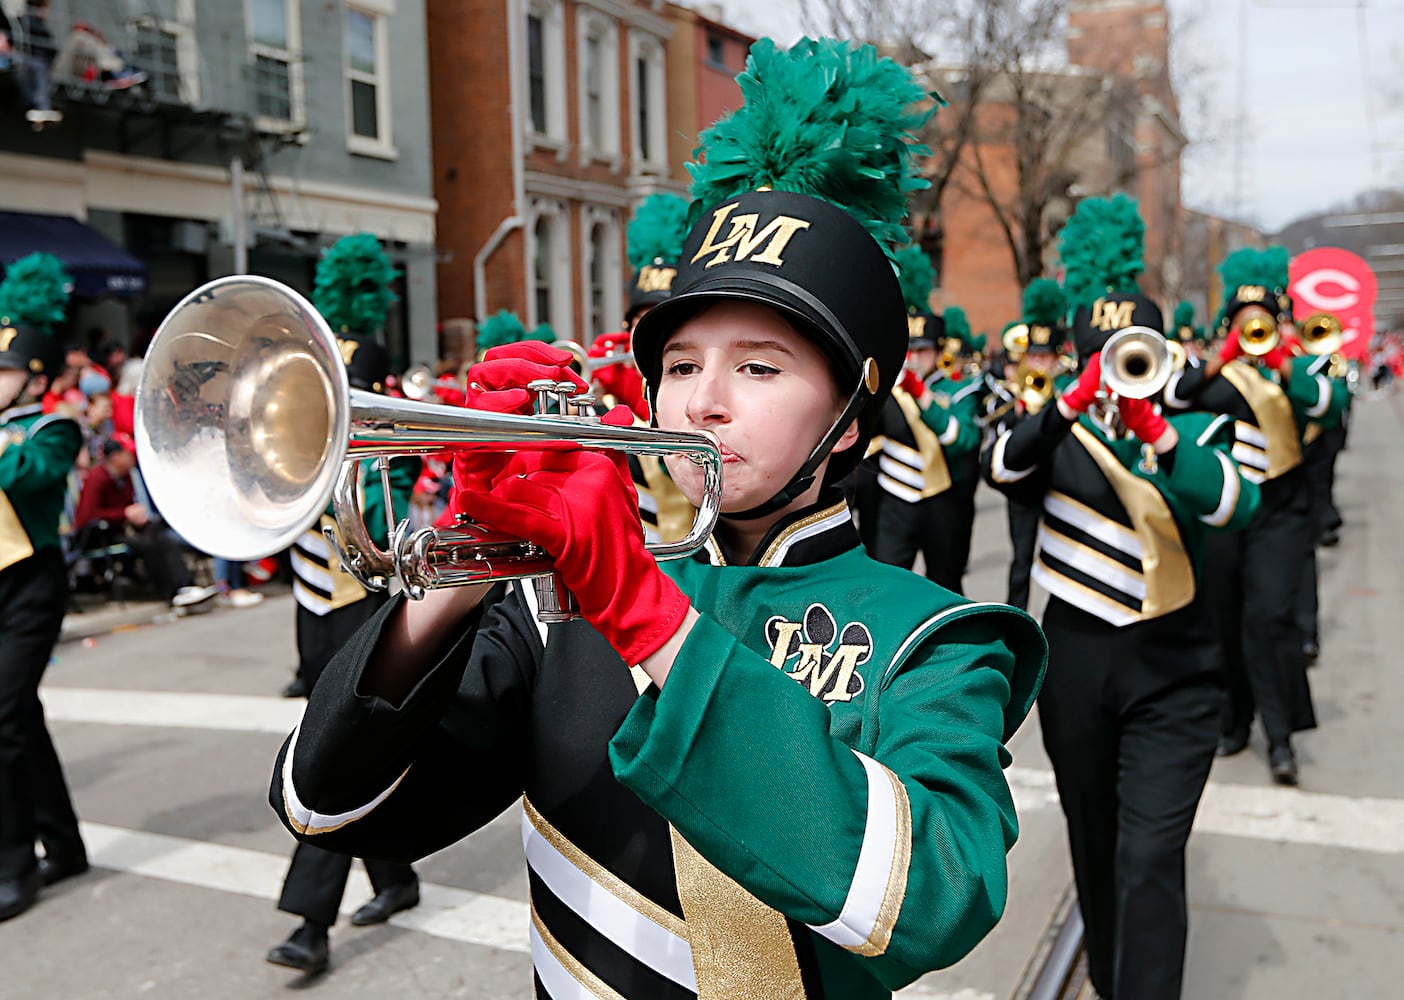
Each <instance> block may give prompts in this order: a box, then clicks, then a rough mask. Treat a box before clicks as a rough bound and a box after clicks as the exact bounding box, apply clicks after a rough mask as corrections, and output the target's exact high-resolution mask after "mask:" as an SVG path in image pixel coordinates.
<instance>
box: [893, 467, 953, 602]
mask: <svg viewBox="0 0 1404 1000" xmlns="http://www.w3.org/2000/svg"><path fill="white" fill-rule="evenodd" d="M876 490H877V493H878V494H879V496H878V497H877V501H876V504H875V506H876V511H877V516H876V517H875V518H874V526H873V533H872V541H871V543H870V544H868V552H869V554H871V555H872V557H873V558H874V559H876V560H878V561H879V562H885V563H888V564H889V565H892V566H901V567H903V568H904V569H911V568H912V567H913V566H915V565H916V557H917V553H918V552H920V553H921V555H922V558H923V560H924V561H925V563H926V578H927V579H928V580H934V581H935V582H936V583H939V584H940V585H941V586H943V587H945V588H946V589H947V590H949V591H952V592H954V593H957V594H958V593H960V588H961V577H962V576H964V574H965V555H966V554H968V552H967V553H962V551H961V549H960V544H959V532H960V523H961V511H960V505H959V499H958V498H957V497H956V496H955V490H954V489H949V490H947V491H946V492H945V493H940V494H938V495H936V496H934V497H928V498H927V499H925V500H918V501H917V502H916V503H907V502H906V501H904V500H901V499H899V498H898V497H894V496H893V495H892V494H890V493H887V492H885V491H884V490H883V489H882V488H881V487H876ZM967 550H968V545H967Z"/></svg>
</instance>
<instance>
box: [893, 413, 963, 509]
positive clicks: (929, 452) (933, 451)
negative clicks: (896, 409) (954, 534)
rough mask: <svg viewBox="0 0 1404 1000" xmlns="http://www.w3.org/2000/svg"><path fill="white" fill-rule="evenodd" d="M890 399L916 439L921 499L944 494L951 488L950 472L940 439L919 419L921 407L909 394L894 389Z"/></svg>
mask: <svg viewBox="0 0 1404 1000" xmlns="http://www.w3.org/2000/svg"><path fill="white" fill-rule="evenodd" d="M892 398H893V399H894V400H896V401H897V405H898V406H900V407H901V408H902V415H903V416H904V417H906V418H907V426H908V427H909V428H911V431H912V436H913V437H914V438H915V439H916V443H917V451H918V452H920V453H921V463H922V464H921V473H922V478H923V480H924V485H923V486H922V489H921V498H922V499H923V500H925V499H926V498H927V497H934V496H936V495H937V494H938V493H944V492H945V491H946V490H948V489H950V488H951V470H950V469H949V468H948V467H947V465H946V453H945V451H944V450H943V449H942V448H941V438H940V437H939V436H938V435H937V433H936V432H935V431H933V430H932V429H931V428H930V427H927V426H926V422H925V421H924V420H922V419H921V407H920V406H919V405H918V404H917V401H916V400H915V399H913V398H912V397H911V394H910V393H907V392H903V391H902V390H901V389H895V390H893V392H892Z"/></svg>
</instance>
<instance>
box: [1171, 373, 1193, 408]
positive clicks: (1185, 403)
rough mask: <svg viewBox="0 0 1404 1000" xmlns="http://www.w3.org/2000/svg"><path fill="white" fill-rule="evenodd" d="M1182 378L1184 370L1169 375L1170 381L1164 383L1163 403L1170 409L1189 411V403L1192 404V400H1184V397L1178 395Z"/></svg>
mask: <svg viewBox="0 0 1404 1000" xmlns="http://www.w3.org/2000/svg"><path fill="white" fill-rule="evenodd" d="M1184 377H1185V373H1184V370H1183V369H1181V370H1180V371H1177V372H1176V373H1175V374H1173V375H1171V376H1170V380H1169V381H1168V382H1166V383H1165V393H1164V398H1165V403H1166V405H1167V406H1169V407H1170V408H1171V409H1175V410H1187V409H1189V406H1190V403H1192V402H1193V400H1190V399H1186V398H1185V397H1184V396H1181V395H1180V382H1181V380H1183V379H1184Z"/></svg>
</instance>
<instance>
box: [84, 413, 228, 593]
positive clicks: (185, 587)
mask: <svg viewBox="0 0 1404 1000" xmlns="http://www.w3.org/2000/svg"><path fill="white" fill-rule="evenodd" d="M136 460H137V457H136V448H135V446H134V444H133V442H132V439H131V438H130V437H128V436H127V435H125V434H118V435H115V436H113V437H112V438H110V439H108V440H107V441H106V442H105V443H104V444H103V448H102V462H101V464H99V465H96V466H94V467H93V468H92V470H91V471H90V472H89V473H88V476H87V478H86V479H85V480H84V481H83V492H82V493H81V494H80V495H79V498H78V508H77V510H76V511H75V512H74V515H73V529H74V532H75V537H76V539H77V545H78V546H79V547H80V548H81V549H83V550H84V551H87V550H91V549H95V548H99V547H106V546H110V545H113V544H116V543H118V542H120V543H123V544H125V545H126V546H127V547H128V548H129V549H130V550H131V551H132V552H133V553H134V554H135V555H136V557H137V558H138V559H139V560H140V561H141V564H142V567H143V569H144V570H145V572H146V578H147V582H149V583H150V584H151V586H152V588H154V589H155V591H156V595H157V597H159V598H160V599H161V600H163V601H169V602H170V605H171V607H173V608H176V609H185V610H190V609H194V608H196V607H203V606H205V605H207V604H208V603H209V602H210V601H212V600H213V599H214V597H215V595H216V594H218V593H219V588H217V587H200V586H196V584H195V579H194V577H193V576H192V575H191V572H190V567H189V566H187V565H186V563H185V553H184V551H183V549H184V543H183V542H181V540H180V539H179V538H178V537H177V536H176V535H175V534H174V533H173V532H172V531H171V530H170V528H168V527H167V526H166V525H165V523H164V522H162V521H161V520H160V519H159V517H157V516H156V515H154V514H153V512H152V511H151V509H150V508H149V507H147V506H146V504H144V503H140V502H138V501H137V499H136V486H135V483H134V481H133V475H132V473H133V471H134V470H135V469H136Z"/></svg>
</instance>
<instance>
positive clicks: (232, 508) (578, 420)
mask: <svg viewBox="0 0 1404 1000" xmlns="http://www.w3.org/2000/svg"><path fill="white" fill-rule="evenodd" d="M530 388H531V389H532V390H533V391H535V392H536V393H537V396H538V405H539V406H544V404H546V403H547V402H548V401H553V402H554V405H555V406H556V407H558V408H559V410H560V413H559V414H558V415H552V416H520V415H517V414H505V413H489V412H484V411H479V410H469V409H461V408H454V407H446V406H442V405H438V404H435V403H426V402H418V401H415V400H411V399H395V398H391V397H388V396H379V395H376V394H375V393H370V392H364V391H362V390H359V389H351V388H350V386H349V384H348V382H347V378H346V369H345V366H344V365H343V363H342V360H341V356H340V351H339V349H338V346H337V341H336V338H335V336H334V335H333V334H332V332H331V330H330V329H329V328H328V326H327V323H326V321H325V320H324V319H323V318H322V317H321V316H320V315H319V314H318V313H317V311H316V310H315V309H314V308H313V307H312V305H311V304H310V303H309V302H308V301H307V300H306V299H304V298H303V297H302V296H301V295H299V294H297V293H296V292H295V291H293V290H292V289H290V288H288V287H286V286H284V285H282V284H279V283H278V282H276V281H272V280H270V279H268V278H261V277H256V276H253V275H239V276H234V277H227V278H220V279H217V280H215V281H212V282H209V283H208V284H206V285H203V286H201V287H200V288H197V289H196V290H195V291H193V292H191V293H190V294H189V295H187V296H186V297H185V299H183V300H182V301H181V302H180V304H179V305H177V306H176V307H175V308H174V309H173V310H172V311H171V313H170V315H169V316H167V317H166V319H165V320H164V321H163V322H162V324H161V327H160V329H159V330H157V331H156V336H155V338H154V339H153V340H152V342H151V346H150V348H149V349H148V350H147V353H146V363H145V366H144V369H143V372H142V378H141V384H140V386H139V387H138V389H137V398H136V440H137V455H138V459H139V461H140V466H141V470H142V475H143V477H144V479H145V482H146V485H147V488H148V489H149V490H150V492H151V495H152V497H153V499H154V500H155V501H156V504H157V505H158V506H159V508H160V510H161V513H162V514H163V515H164V516H165V518H166V520H167V521H168V522H169V523H170V525H171V526H172V527H173V528H174V529H175V530H176V531H178V532H179V533H180V534H181V535H182V536H183V537H184V538H185V539H186V540H187V541H188V542H189V543H190V544H191V545H193V546H194V547H195V548H197V549H200V550H201V551H203V552H208V553H210V554H211V555H215V556H219V557H221V558H225V559H233V560H241V561H242V560H249V559H257V558H262V557H264V556H267V555H271V554H273V553H275V552H279V551H281V550H283V549H285V548H287V547H288V546H289V545H291V544H292V542H293V540H294V539H296V538H297V537H298V536H299V535H300V534H302V533H303V532H304V531H306V530H308V529H309V528H311V527H312V526H313V525H314V524H316V523H317V521H318V520H319V519H320V517H321V515H322V513H323V512H324V511H325V510H326V508H327V504H328V502H329V501H330V503H331V506H332V511H333V514H334V516H335V519H336V523H337V527H338V529H339V531H333V530H331V529H330V528H328V529H327V532H326V534H327V537H328V540H329V541H330V542H331V544H332V546H333V550H334V551H336V552H337V555H338V556H339V558H340V559H341V562H342V564H343V565H344V566H345V567H346V569H347V571H348V572H350V573H351V574H352V575H353V576H354V577H355V578H356V579H357V580H358V581H360V583H361V584H362V585H363V586H365V587H366V588H367V589H371V590H383V589H384V588H386V587H387V586H389V584H390V581H392V580H394V581H397V582H398V583H399V584H400V586H401V587H402V588H403V589H404V591H405V592H406V593H407V594H408V595H409V596H410V597H412V598H416V599H418V598H421V597H423V596H424V594H425V592H426V591H427V590H430V589H434V588H438V587H453V586H461V585H464V584H471V583H487V582H493V581H497V580H514V579H523V578H527V577H533V578H537V579H536V581H535V582H536V585H537V593H538V598H539V605H540V615H539V617H540V618H541V620H542V621H567V620H569V619H571V618H573V617H575V616H576V615H575V610H574V606H573V599H572V598H571V596H570V594H569V592H568V591H566V590H565V588H564V587H560V586H557V585H555V584H558V583H559V581H558V580H556V573H555V566H554V562H553V560H552V558H551V556H550V554H549V553H547V552H546V551H545V550H544V549H542V548H541V547H540V546H537V545H535V544H533V543H531V542H529V541H526V540H524V539H520V538H515V537H512V536H510V535H506V534H504V533H502V532H498V531H494V530H493V529H491V528H490V527H487V526H485V525H482V524H478V523H476V522H474V521H471V520H467V519H460V521H459V523H458V524H457V525H455V526H454V527H452V528H447V529H435V528H419V529H415V530H411V528H410V526H409V522H408V521H402V522H400V523H399V524H391V525H389V527H390V529H391V530H390V539H389V548H388V549H384V550H382V549H380V548H379V547H377V546H376V545H375V544H374V542H372V541H371V537H370V532H369V531H368V530H367V528H366V525H365V522H364V520H363V519H362V517H361V508H360V501H359V497H358V485H359V476H358V469H359V462H360V460H361V459H365V458H378V459H386V460H388V458H389V457H390V456H394V455H428V454H437V453H441V452H454V453H459V454H461V453H468V452H475V451H477V452H502V451H520V450H526V449H553V448H588V449H596V450H620V451H625V452H629V453H631V454H638V455H662V454H680V455H684V456H686V457H687V458H689V459H690V460H691V461H693V462H696V463H697V464H698V465H700V466H701V467H702V470H703V496H702V502H701V507H700V509H699V510H698V512H697V516H696V517H695V519H694V520H693V524H692V529H691V530H690V531H689V532H688V533H687V535H686V537H684V538H682V539H680V540H679V541H677V542H673V543H669V544H658V545H651V546H649V551H650V552H651V553H653V555H654V556H655V557H656V558H658V559H676V558H679V557H681V556H686V555H689V554H690V553H692V552H695V551H696V550H697V549H698V548H700V547H701V546H702V544H703V543H704V542H705V541H706V539H707V537H708V536H709V535H710V534H711V531H712V528H713V526H714V525H715V523H716V519H717V514H718V513H719V511H720V509H721V454H720V451H719V448H718V445H717V441H716V438H715V437H714V436H713V435H712V434H710V433H708V432H687V431H666V430H659V429H657V428H649V427H611V426H608V425H605V424H602V423H600V422H599V421H598V420H597V419H596V418H594V416H593V411H592V404H593V399H592V398H591V397H589V396H580V395H576V394H575V392H576V390H575V387H574V385H573V384H572V383H568V382H565V383H553V382H550V381H546V382H540V383H533V384H532V386H531V387H530ZM379 465H380V468H381V480H382V484H383V485H384V488H385V489H386V490H387V496H386V504H385V509H386V512H387V520H388V519H389V517H390V516H392V515H390V514H389V512H390V510H391V504H390V502H389V496H388V487H389V473H388V469H387V467H386V462H385V461H382V462H380V463H379ZM641 530H642V529H641Z"/></svg>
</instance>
